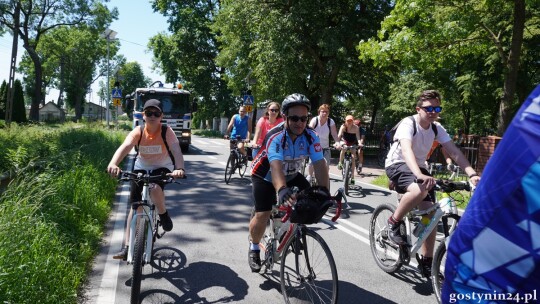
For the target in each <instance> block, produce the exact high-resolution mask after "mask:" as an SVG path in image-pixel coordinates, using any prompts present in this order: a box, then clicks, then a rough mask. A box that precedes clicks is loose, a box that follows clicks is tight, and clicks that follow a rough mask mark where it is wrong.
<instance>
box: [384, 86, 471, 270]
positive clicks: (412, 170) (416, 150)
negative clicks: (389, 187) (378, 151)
mask: <svg viewBox="0 0 540 304" xmlns="http://www.w3.org/2000/svg"><path fill="white" fill-rule="evenodd" d="M441 111H442V107H441V96H440V94H439V92H437V91H435V90H428V91H424V92H422V93H421V94H420V96H419V97H418V102H417V104H416V112H417V114H416V115H413V116H411V119H403V120H402V121H401V122H400V123H399V126H398V127H397V130H396V132H395V134H394V142H393V143H392V146H391V147H390V151H389V152H388V157H387V158H386V164H385V169H386V175H388V178H389V179H390V180H391V181H392V182H393V184H394V186H395V189H396V191H397V192H399V193H404V195H403V197H402V198H401V201H400V203H399V204H398V206H397V209H396V211H395V212H394V214H393V215H392V216H390V218H389V219H388V226H389V230H390V231H389V233H388V235H389V238H390V239H391V240H392V241H393V242H395V243H397V244H400V245H401V244H405V243H406V235H405V232H404V230H405V226H404V223H403V220H402V219H403V217H404V216H405V215H406V214H407V213H408V212H409V211H410V210H411V209H412V208H414V207H415V206H418V208H420V209H427V208H429V207H430V206H431V205H432V201H431V197H432V196H433V195H434V191H433V189H432V188H433V186H434V185H435V179H434V178H433V177H432V176H431V175H430V174H429V172H428V170H427V165H426V156H427V154H428V152H429V150H430V148H431V146H432V144H433V141H434V140H438V141H439V142H440V143H441V145H442V146H443V148H444V149H445V150H446V152H448V154H449V155H450V156H451V157H452V159H454V160H455V161H456V162H457V164H458V165H459V166H460V167H461V168H463V169H464V172H465V173H466V174H467V175H468V176H469V178H470V180H471V182H472V183H473V184H476V183H478V181H479V179H480V177H479V176H478V174H477V173H476V172H475V171H474V169H473V168H472V167H471V165H470V164H469V162H468V161H467V159H466V158H465V156H464V155H463V153H461V151H460V150H459V148H457V147H456V145H455V144H454V143H453V142H452V140H451V139H450V136H449V135H448V133H447V132H446V130H445V129H444V128H443V127H442V125H441V124H440V123H438V122H437V121H436V120H437V119H438V117H439V113H440V112H441ZM417 179H418V180H422V183H416V180H417ZM436 233H437V232H436V231H435V230H434V231H433V232H432V233H431V234H430V235H429V236H428V238H427V239H426V241H425V242H424V244H423V245H422V251H423V256H422V257H419V256H417V260H418V264H419V268H420V271H421V272H422V274H423V275H424V276H426V277H429V276H430V275H431V262H432V260H433V247H434V245H435V237H436Z"/></svg>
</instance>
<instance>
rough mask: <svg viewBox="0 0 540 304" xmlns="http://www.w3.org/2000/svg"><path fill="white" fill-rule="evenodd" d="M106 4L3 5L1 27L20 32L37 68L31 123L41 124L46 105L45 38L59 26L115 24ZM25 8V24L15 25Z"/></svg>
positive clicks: (85, 0)
mask: <svg viewBox="0 0 540 304" xmlns="http://www.w3.org/2000/svg"><path fill="white" fill-rule="evenodd" d="M102 2H103V1H102V0H59V1H47V0H20V1H9V2H2V3H1V4H0V25H2V26H5V27H7V28H8V29H9V30H11V32H14V31H17V32H18V34H19V37H20V38H21V40H22V41H23V47H24V49H25V50H26V52H27V53H28V56H29V57H30V58H31V60H32V62H33V64H34V73H35V74H34V79H33V80H34V81H33V82H34V84H33V85H32V88H33V94H32V104H31V109H30V119H31V120H39V105H40V103H44V99H43V98H44V94H43V78H42V76H43V75H42V73H43V67H42V59H41V58H40V56H39V54H38V52H37V49H38V46H39V43H40V41H41V38H42V36H43V35H44V34H45V33H47V32H48V31H50V30H52V29H54V28H56V27H59V26H72V25H77V24H82V23H86V24H89V25H91V26H96V27H101V28H102V29H104V27H103V25H104V24H108V23H110V22H111V20H112V16H113V15H115V14H112V15H111V14H110V12H109V10H108V9H107V8H106V6H104V5H103V3H102ZM17 3H19V4H20V7H21V20H20V22H19V23H18V24H15V23H14V20H13V17H14V13H15V6H16V4H17Z"/></svg>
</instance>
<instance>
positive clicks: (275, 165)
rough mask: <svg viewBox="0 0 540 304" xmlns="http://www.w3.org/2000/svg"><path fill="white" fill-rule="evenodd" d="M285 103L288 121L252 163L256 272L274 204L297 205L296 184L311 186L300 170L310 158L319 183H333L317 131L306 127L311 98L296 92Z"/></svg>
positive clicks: (251, 247) (252, 257) (250, 260)
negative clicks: (294, 192) (294, 189)
mask: <svg viewBox="0 0 540 304" xmlns="http://www.w3.org/2000/svg"><path fill="white" fill-rule="evenodd" d="M281 106H282V113H283V115H284V117H285V121H284V122H283V123H281V124H279V125H278V126H276V127H275V128H273V129H272V130H270V131H269V132H268V134H266V137H265V139H264V141H263V145H262V147H261V150H260V151H259V153H258V154H257V156H256V157H255V159H254V160H253V164H252V165H251V166H252V170H251V181H252V187H253V197H254V201H255V215H254V216H253V218H252V219H251V221H250V223H249V237H250V244H249V252H248V263H249V267H250V268H251V271H252V272H259V271H260V270H261V258H260V248H259V242H260V240H261V238H262V236H263V234H264V230H265V228H266V224H267V222H268V219H269V218H270V212H271V210H272V206H273V205H274V204H275V203H276V201H277V202H279V203H280V204H289V205H292V204H294V202H295V200H296V198H295V195H294V194H293V191H292V187H294V186H296V187H298V188H299V189H300V190H303V189H306V188H309V186H310V184H309V183H308V181H307V180H306V178H305V177H304V176H303V175H302V174H300V173H299V170H300V168H301V166H302V165H303V162H304V159H305V158H306V157H309V158H310V159H311V160H312V161H313V167H314V169H315V177H316V178H317V181H319V185H320V186H323V187H326V189H328V187H329V186H330V181H329V179H328V169H327V167H326V161H325V160H324V156H323V151H322V147H321V143H320V141H319V137H318V136H317V134H316V133H315V131H313V130H312V129H309V128H306V125H307V120H308V115H309V110H310V109H311V103H310V101H309V100H308V99H307V97H306V96H304V95H302V94H292V95H289V96H287V97H285V100H283V103H282V105H281ZM276 193H277V195H276ZM276 196H277V198H278V199H276Z"/></svg>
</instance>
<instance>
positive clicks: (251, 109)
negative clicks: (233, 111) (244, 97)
mask: <svg viewBox="0 0 540 304" xmlns="http://www.w3.org/2000/svg"><path fill="white" fill-rule="evenodd" d="M244 109H245V110H246V112H247V113H251V112H253V106H252V105H247V106H244Z"/></svg>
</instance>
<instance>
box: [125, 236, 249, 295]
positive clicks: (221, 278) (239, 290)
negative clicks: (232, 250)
mask: <svg viewBox="0 0 540 304" xmlns="http://www.w3.org/2000/svg"><path fill="white" fill-rule="evenodd" d="M186 265H188V263H187V261H186V256H185V254H184V253H182V252H181V251H180V250H178V249H175V248H171V247H162V248H158V249H156V250H155V260H154V261H152V263H151V266H152V268H153V269H152V273H150V274H147V275H144V276H143V280H148V279H156V280H161V279H166V280H168V281H169V282H170V283H171V284H172V285H174V286H175V287H176V288H177V290H173V291H168V290H164V289H154V290H147V291H144V292H142V293H141V299H142V302H143V303H225V302H237V301H241V300H243V299H244V298H245V296H246V295H247V292H248V284H247V282H246V281H245V280H244V279H242V278H240V277H239V276H238V274H237V273H235V272H234V271H233V270H232V269H231V268H229V267H227V266H224V265H221V264H217V263H211V262H196V263H193V264H189V266H187V267H186ZM129 283H130V282H129V281H128V282H126V284H129ZM211 289H212V290H211ZM224 290H226V292H224ZM224 294H225V295H224Z"/></svg>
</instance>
